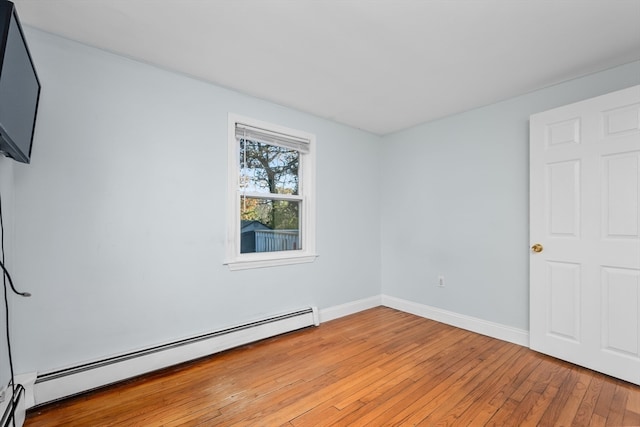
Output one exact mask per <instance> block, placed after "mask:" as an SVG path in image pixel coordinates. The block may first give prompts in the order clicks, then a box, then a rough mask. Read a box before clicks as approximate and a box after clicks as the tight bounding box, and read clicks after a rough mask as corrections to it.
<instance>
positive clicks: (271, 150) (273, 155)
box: [240, 138, 300, 194]
mask: <svg viewBox="0 0 640 427" xmlns="http://www.w3.org/2000/svg"><path fill="white" fill-rule="evenodd" d="M299 164H300V153H299V152H298V151H296V150H292V149H290V148H283V147H278V146H275V145H269V144H265V143H263V142H256V141H251V140H246V139H242V138H241V139H240V189H241V190H244V191H249V192H256V193H274V194H298V168H299Z"/></svg>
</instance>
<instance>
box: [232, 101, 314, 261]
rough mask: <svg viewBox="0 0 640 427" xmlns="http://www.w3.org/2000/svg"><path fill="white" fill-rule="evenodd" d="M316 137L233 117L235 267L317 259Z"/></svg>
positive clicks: (233, 258)
mask: <svg viewBox="0 0 640 427" xmlns="http://www.w3.org/2000/svg"><path fill="white" fill-rule="evenodd" d="M314 151H315V136H314V135H311V134H308V133H306V132H301V131H297V130H293V129H287V128H283V127H281V126H277V125H272V124H269V123H264V122H260V121H257V120H254V119H249V118H246V117H240V116H236V115H233V114H230V115H229V190H228V191H229V196H228V208H229V213H228V225H227V230H228V231H227V235H228V236H227V260H226V262H225V263H226V264H228V265H229V267H230V268H231V269H232V270H236V269H244V268H257V267H270V266H275V265H285V264H297V263H302V262H311V261H313V260H314V259H315V257H316V254H315V206H314V197H315V194H314V192H315V185H314V179H315V158H314Z"/></svg>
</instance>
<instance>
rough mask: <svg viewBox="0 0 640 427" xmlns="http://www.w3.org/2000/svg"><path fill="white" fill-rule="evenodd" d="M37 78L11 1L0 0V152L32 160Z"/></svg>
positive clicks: (25, 160) (24, 159)
mask: <svg viewBox="0 0 640 427" xmlns="http://www.w3.org/2000/svg"><path fill="white" fill-rule="evenodd" d="M39 100H40V80H39V79H38V75H37V73H36V69H35V67H34V65H33V61H32V60H31V54H30V53H29V48H28V47H27V41H26V39H25V37H24V33H23V31H22V26H21V25H20V20H19V19H18V13H17V12H16V10H15V6H14V4H13V3H12V2H10V1H6V0H0V152H2V154H4V155H6V156H8V157H11V158H12V159H14V160H16V161H18V162H21V163H29V162H30V161H31V146H32V144H33V133H34V130H35V126H36V113H37V111H38V101H39Z"/></svg>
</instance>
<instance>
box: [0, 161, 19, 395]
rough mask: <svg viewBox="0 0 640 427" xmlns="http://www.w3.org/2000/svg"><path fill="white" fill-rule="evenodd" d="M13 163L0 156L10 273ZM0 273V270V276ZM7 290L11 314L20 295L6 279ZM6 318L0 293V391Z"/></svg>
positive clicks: (7, 375) (5, 369)
mask: <svg viewBox="0 0 640 427" xmlns="http://www.w3.org/2000/svg"><path fill="white" fill-rule="evenodd" d="M13 163H14V162H13V160H10V159H8V158H6V157H3V156H0V196H1V197H2V217H3V221H2V222H3V225H4V235H3V234H2V232H0V238H3V239H4V253H5V266H6V267H7V269H8V270H9V272H10V273H11V272H13V217H14V216H13V212H14V209H13V207H14V203H13ZM0 256H1V255H0ZM0 259H1V258H0ZM2 274H3V273H2V272H1V271H0V278H1V277H2ZM12 277H13V275H12ZM1 285H2V279H0V286H1ZM16 285H17V284H16ZM7 290H8V292H7V295H8V301H9V313H10V314H11V312H12V309H13V300H14V299H16V298H20V297H17V296H14V295H13V294H12V293H11V291H9V282H8V281H7ZM2 292H4V291H2V290H0V294H2ZM6 319H7V312H6V309H5V304H4V295H3V294H2V295H0V391H2V390H3V389H4V387H6V386H7V384H9V380H10V379H11V369H10V367H9V353H8V347H7V341H6V329H7V322H6ZM11 320H12V319H11V318H9V321H10V322H11Z"/></svg>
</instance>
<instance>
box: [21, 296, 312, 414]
mask: <svg viewBox="0 0 640 427" xmlns="http://www.w3.org/2000/svg"><path fill="white" fill-rule="evenodd" d="M318 324H319V317H318V310H317V308H315V307H309V308H305V309H301V310H296V311H292V312H289V313H284V314H279V315H276V316H271V317H268V318H264V319H261V320H256V321H252V322H248V323H245V324H242V325H237V326H233V327H230V328H226V329H222V330H217V331H213V332H210V333H206V334H202V335H198V336H195V337H191V338H186V339H182V340H178V341H175V342H171V343H167V344H163V345H158V346H155V347H151V348H146V349H142V350H138V351H134V352H130V353H127V354H121V355H118V356H113V357H109V358H105V359H102V360H97V361H93V362H89V363H84V364H81V365H78V366H74V367H70V368H65V369H60V370H56V371H53V372H49V373H45V374H39V375H38V376H37V378H36V380H35V384H34V386H33V391H32V392H33V398H31V399H30V398H27V406H28V407H31V406H39V405H43V404H45V403H50V402H53V401H55V400H59V399H63V398H66V397H70V396H73V395H76V394H80V393H83V392H86V391H89V390H93V389H96V388H99V387H103V386H106V385H109V384H113V383H117V382H119V381H123V380H126V379H129V378H133V377H135V376H138V375H141V374H145V373H148V372H152V371H155V370H158V369H162V368H166V367H169V366H172V365H176V364H179V363H183V362H187V361H190V360H194V359H197V358H200V357H204V356H208V355H211V354H215V353H218V352H221V351H224V350H228V349H231V348H233V347H238V346H241V345H244V344H249V343H251V342H255V341H259V340H262V339H265V338H270V337H274V336H276V335H280V334H283V333H286V332H291V331H295V330H298V329H302V328H306V327H308V326H313V325H315V326H317V325H318ZM29 392H30V390H28V389H27V394H29Z"/></svg>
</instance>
